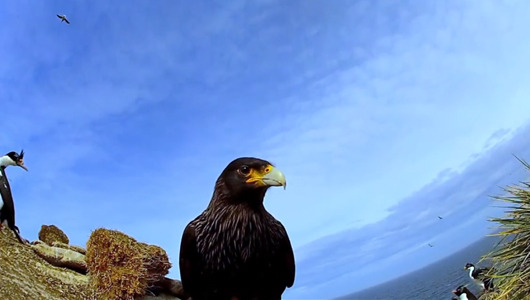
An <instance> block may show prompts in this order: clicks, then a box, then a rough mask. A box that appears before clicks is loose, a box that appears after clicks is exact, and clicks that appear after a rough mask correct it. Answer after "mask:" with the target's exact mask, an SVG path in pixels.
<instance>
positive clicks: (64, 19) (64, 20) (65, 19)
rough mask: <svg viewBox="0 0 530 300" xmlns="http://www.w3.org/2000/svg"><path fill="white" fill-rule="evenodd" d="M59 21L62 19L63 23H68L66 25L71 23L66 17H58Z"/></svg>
mask: <svg viewBox="0 0 530 300" xmlns="http://www.w3.org/2000/svg"><path fill="white" fill-rule="evenodd" d="M57 17H58V18H59V19H61V22H66V24H70V21H68V19H67V18H66V15H57Z"/></svg>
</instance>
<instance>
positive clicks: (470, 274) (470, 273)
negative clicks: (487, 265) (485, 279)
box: [468, 267, 475, 279]
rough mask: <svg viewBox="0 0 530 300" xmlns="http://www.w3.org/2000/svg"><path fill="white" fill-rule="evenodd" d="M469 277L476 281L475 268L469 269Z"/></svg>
mask: <svg viewBox="0 0 530 300" xmlns="http://www.w3.org/2000/svg"><path fill="white" fill-rule="evenodd" d="M468 270H469V277H471V279H475V278H473V271H475V267H469V269H468Z"/></svg>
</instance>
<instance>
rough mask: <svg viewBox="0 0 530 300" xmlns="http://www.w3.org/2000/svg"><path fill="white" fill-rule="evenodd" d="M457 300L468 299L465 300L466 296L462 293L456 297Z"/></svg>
mask: <svg viewBox="0 0 530 300" xmlns="http://www.w3.org/2000/svg"><path fill="white" fill-rule="evenodd" d="M458 299H459V300H468V298H467V294H466V293H463V294H462V295H460V296H459V297H458Z"/></svg>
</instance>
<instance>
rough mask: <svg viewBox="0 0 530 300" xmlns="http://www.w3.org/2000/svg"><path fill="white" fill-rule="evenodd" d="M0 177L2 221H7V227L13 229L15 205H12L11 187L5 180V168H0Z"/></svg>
mask: <svg viewBox="0 0 530 300" xmlns="http://www.w3.org/2000/svg"><path fill="white" fill-rule="evenodd" d="M0 172H1V174H2V176H1V177H0V194H2V200H3V201H4V206H3V207H2V220H7V226H9V228H11V229H13V230H14V228H15V205H14V203H13V195H12V194H11V187H10V186H9V180H8V179H7V176H6V172H5V168H3V167H2V168H0Z"/></svg>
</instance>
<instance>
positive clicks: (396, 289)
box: [337, 237, 500, 300]
mask: <svg viewBox="0 0 530 300" xmlns="http://www.w3.org/2000/svg"><path fill="white" fill-rule="evenodd" d="M499 240H500V239H499V237H485V238H482V239H480V240H478V241H476V242H475V243H472V244H470V245H469V246H468V247H466V248H464V249H462V250H460V251H458V252H455V253H454V254H451V255H449V256H447V257H445V258H442V259H441V260H438V261H436V262H434V263H432V264H430V265H428V266H426V267H424V268H422V269H419V270H417V271H414V272H411V273H408V274H406V275H403V276H401V277H399V278H397V279H394V280H391V281H388V282H385V283H382V284H379V285H377V286H374V287H370V288H367V289H365V290H362V291H359V292H355V293H352V294H349V295H346V296H343V297H340V298H337V299H348V300H449V299H451V298H452V297H453V296H454V295H453V293H452V290H453V289H455V288H457V287H458V286H459V285H462V284H469V285H468V286H467V288H468V289H470V290H471V292H472V293H473V294H475V296H477V297H478V296H479V295H480V289H479V287H478V286H477V285H476V284H475V283H474V282H473V281H472V280H471V278H469V272H468V271H466V270H464V266H465V264H466V263H468V262H470V263H473V264H475V265H478V266H480V267H485V266H488V262H483V263H480V264H477V263H478V261H479V260H480V258H481V257H482V255H484V254H487V253H488V252H490V251H491V249H493V247H494V246H495V245H497V243H498V242H499Z"/></svg>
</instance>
